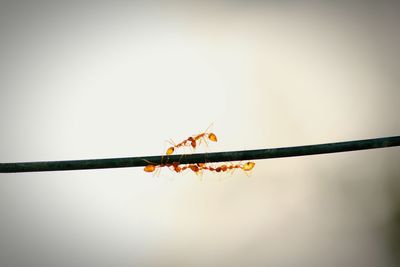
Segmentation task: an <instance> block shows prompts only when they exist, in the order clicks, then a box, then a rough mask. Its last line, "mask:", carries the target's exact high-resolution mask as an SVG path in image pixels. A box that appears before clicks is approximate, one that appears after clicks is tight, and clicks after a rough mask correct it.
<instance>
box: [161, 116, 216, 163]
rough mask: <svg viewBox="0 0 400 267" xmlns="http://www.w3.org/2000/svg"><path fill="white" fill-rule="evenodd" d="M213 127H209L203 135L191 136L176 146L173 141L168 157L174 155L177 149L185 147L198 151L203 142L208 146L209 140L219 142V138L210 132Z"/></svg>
mask: <svg viewBox="0 0 400 267" xmlns="http://www.w3.org/2000/svg"><path fill="white" fill-rule="evenodd" d="M211 126H212V124H211V125H210V126H208V128H207V129H206V130H205V131H204V132H203V133H200V134H198V135H194V136H190V137H188V138H187V139H185V140H183V141H182V142H180V143H178V144H175V143H174V142H173V141H172V140H171V141H170V143H171V144H172V146H171V147H169V148H168V149H167V151H166V154H167V155H168V156H169V155H172V154H173V153H174V152H175V148H180V147H184V146H191V147H192V148H193V149H196V147H197V144H200V143H201V141H202V140H203V141H204V142H205V143H206V144H207V139H208V140H210V141H212V142H217V141H218V139H217V136H216V135H215V134H214V133H212V132H208V129H209V128H210V127H211Z"/></svg>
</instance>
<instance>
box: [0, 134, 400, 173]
mask: <svg viewBox="0 0 400 267" xmlns="http://www.w3.org/2000/svg"><path fill="white" fill-rule="evenodd" d="M393 146H400V136H392V137H383V138H374V139H366V140H355V141H347V142H338V143H326V144H317V145H306V146H295V147H281V148H267V149H256V150H242V151H228V152H216V153H199V154H188V155H184V154H181V155H171V156H144V157H129V158H106V159H86V160H64V161H41V162H17V163H0V173H16V172H45V171H66V170H87V169H106V168H125V167H141V166H146V165H148V164H150V163H151V164H154V165H158V164H161V163H163V164H166V163H173V162H179V163H180V164H189V163H205V162H222V161H242V160H256V159H269V158H286V157H297V156H308V155H316V154H327V153H337V152H347V151H356V150H364V149H373V148H384V147H393Z"/></svg>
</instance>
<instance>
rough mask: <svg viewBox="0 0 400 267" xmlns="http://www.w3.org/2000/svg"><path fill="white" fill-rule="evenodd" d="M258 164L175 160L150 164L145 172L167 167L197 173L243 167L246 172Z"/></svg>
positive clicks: (145, 168) (176, 170)
mask: <svg viewBox="0 0 400 267" xmlns="http://www.w3.org/2000/svg"><path fill="white" fill-rule="evenodd" d="M255 165H256V164H255V163H254V162H252V161H249V162H246V163H245V164H222V165H219V166H211V165H207V164H206V163H196V164H184V165H182V164H180V163H179V162H173V163H172V164H159V165H153V164H148V165H147V166H145V167H144V171H145V172H154V171H156V170H157V168H162V167H167V168H169V169H171V170H172V171H175V172H177V173H180V172H183V171H185V170H191V171H193V172H194V173H196V174H199V173H201V172H202V171H204V170H207V171H211V172H228V171H233V170H235V169H241V170H243V171H245V172H249V171H251V170H252V169H253V168H254V166H255Z"/></svg>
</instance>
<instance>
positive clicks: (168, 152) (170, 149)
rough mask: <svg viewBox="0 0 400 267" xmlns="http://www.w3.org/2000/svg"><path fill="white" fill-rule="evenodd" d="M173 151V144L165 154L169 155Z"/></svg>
mask: <svg viewBox="0 0 400 267" xmlns="http://www.w3.org/2000/svg"><path fill="white" fill-rule="evenodd" d="M174 151H175V148H174V147H173V146H171V147H170V148H168V149H167V152H166V154H167V155H168V156H169V155H171V154H172V153H174Z"/></svg>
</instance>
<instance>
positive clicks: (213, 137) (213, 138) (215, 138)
mask: <svg viewBox="0 0 400 267" xmlns="http://www.w3.org/2000/svg"><path fill="white" fill-rule="evenodd" d="M208 139H210V140H211V141H213V142H217V140H218V139H217V136H216V135H215V134H214V133H209V134H208Z"/></svg>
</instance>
